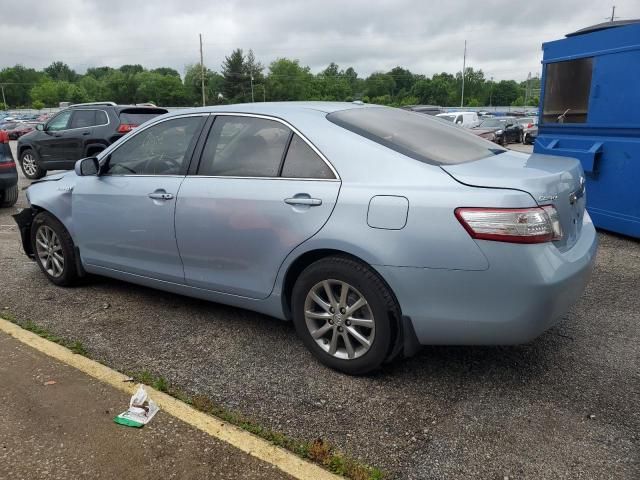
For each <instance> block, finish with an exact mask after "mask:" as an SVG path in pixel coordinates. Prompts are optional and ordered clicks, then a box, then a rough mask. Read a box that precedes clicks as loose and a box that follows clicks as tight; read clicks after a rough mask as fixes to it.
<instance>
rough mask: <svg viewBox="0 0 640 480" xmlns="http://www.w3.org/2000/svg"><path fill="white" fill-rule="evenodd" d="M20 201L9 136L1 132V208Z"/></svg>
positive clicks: (16, 172)
mask: <svg viewBox="0 0 640 480" xmlns="http://www.w3.org/2000/svg"><path fill="white" fill-rule="evenodd" d="M17 201H18V171H17V170H16V163H15V162H14V161H13V154H12V153H11V148H10V147H9V134H8V133H7V132H6V131H4V130H0V208H6V207H11V206H13V205H15V203H16V202H17Z"/></svg>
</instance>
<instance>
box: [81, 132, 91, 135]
mask: <svg viewBox="0 0 640 480" xmlns="http://www.w3.org/2000/svg"><path fill="white" fill-rule="evenodd" d="M89 133H90V132H82V134H83V135H89Z"/></svg>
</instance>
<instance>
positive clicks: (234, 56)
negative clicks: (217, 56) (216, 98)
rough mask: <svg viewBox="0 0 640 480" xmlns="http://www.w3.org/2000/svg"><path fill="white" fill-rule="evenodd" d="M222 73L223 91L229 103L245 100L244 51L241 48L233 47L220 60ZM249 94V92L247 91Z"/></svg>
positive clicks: (246, 76) (246, 78) (245, 69)
mask: <svg viewBox="0 0 640 480" xmlns="http://www.w3.org/2000/svg"><path fill="white" fill-rule="evenodd" d="M222 75H223V77H224V84H223V92H224V96H225V97H226V99H227V100H228V101H229V102H231V103H238V102H246V101H247V93H248V90H249V89H248V88H247V87H248V82H247V81H248V80H249V81H250V77H249V76H248V75H247V67H246V64H245V58H244V53H243V52H242V49H241V48H237V49H235V50H234V51H233V52H231V55H229V56H228V57H225V59H224V62H222ZM249 96H250V92H249Z"/></svg>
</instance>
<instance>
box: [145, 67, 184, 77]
mask: <svg viewBox="0 0 640 480" xmlns="http://www.w3.org/2000/svg"><path fill="white" fill-rule="evenodd" d="M151 73H157V74H160V75H164V76H170V77H177V78H180V74H179V73H178V71H177V70H174V69H173V68H169V67H159V68H154V69H153V70H151Z"/></svg>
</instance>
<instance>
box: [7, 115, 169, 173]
mask: <svg viewBox="0 0 640 480" xmlns="http://www.w3.org/2000/svg"><path fill="white" fill-rule="evenodd" d="M165 113H167V110H165V109H164V108H158V107H141V106H131V105H116V104H115V103H113V102H99V103H84V104H77V105H72V106H71V107H69V108H66V109H65V110H62V111H61V112H58V113H57V114H56V115H54V116H53V117H51V118H50V119H49V120H47V121H46V123H44V124H40V125H38V126H37V128H36V131H35V132H34V133H32V134H31V135H28V136H26V137H22V138H20V139H19V140H18V161H19V163H20V167H21V168H22V171H23V173H24V175H25V176H26V177H27V178H29V179H31V180H35V179H38V178H42V177H44V176H45V175H46V173H47V170H69V169H71V168H73V165H74V164H75V162H76V160H78V159H80V158H84V157H90V156H92V155H96V154H97V153H99V152H101V151H102V150H104V149H105V148H107V147H108V146H109V145H111V144H112V143H113V142H115V141H116V140H118V139H119V138H120V137H122V136H123V135H125V134H126V133H128V132H130V131H131V130H133V129H134V128H136V127H138V126H139V125H141V124H143V123H144V122H146V121H147V120H150V119H152V118H154V117H157V116H158V115H162V114H165Z"/></svg>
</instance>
